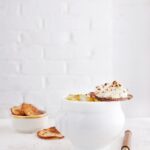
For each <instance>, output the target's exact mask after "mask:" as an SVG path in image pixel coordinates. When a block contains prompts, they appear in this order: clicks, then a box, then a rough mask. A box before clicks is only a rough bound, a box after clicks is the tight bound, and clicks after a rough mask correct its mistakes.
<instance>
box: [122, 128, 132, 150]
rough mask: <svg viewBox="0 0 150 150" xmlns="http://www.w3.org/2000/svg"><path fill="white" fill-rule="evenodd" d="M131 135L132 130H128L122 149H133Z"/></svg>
mask: <svg viewBox="0 0 150 150" xmlns="http://www.w3.org/2000/svg"><path fill="white" fill-rule="evenodd" d="M131 136H132V132H131V131H130V130H126V131H125V135H124V139H123V144H122V147H121V150H131Z"/></svg>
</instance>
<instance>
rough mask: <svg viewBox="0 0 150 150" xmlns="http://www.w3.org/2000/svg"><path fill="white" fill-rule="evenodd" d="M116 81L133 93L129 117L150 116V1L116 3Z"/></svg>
mask: <svg viewBox="0 0 150 150" xmlns="http://www.w3.org/2000/svg"><path fill="white" fill-rule="evenodd" d="M113 22H114V34H113V43H114V44H113V45H114V46H113V49H114V53H113V54H114V55H113V58H114V61H113V62H114V63H113V66H114V67H113V70H114V77H115V78H117V79H119V80H121V81H122V82H123V83H124V84H126V86H127V87H128V88H129V89H131V91H132V92H133V94H134V101H132V102H130V103H124V105H123V106H124V109H125V110H126V114H127V115H128V116H140V117H142V116H150V109H149V106H150V101H149V90H150V67H149V66H150V59H149V56H150V28H149V27H150V1H149V0H123V1H120V0H115V1H114V18H113Z"/></svg>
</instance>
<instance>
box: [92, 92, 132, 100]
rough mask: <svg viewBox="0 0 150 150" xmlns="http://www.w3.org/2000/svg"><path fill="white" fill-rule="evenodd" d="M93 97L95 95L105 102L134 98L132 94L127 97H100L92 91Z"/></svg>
mask: <svg viewBox="0 0 150 150" xmlns="http://www.w3.org/2000/svg"><path fill="white" fill-rule="evenodd" d="M90 96H91V97H95V98H96V99H97V100H98V101H105V102H110V101H125V100H130V99H132V98H133V96H132V95H131V94H129V95H128V96H127V97H120V98H111V97H107V98H106V97H98V96H96V95H95V93H94V92H91V93H90Z"/></svg>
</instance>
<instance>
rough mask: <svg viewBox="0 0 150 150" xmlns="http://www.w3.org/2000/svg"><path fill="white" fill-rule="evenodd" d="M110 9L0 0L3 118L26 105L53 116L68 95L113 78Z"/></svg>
mask: <svg viewBox="0 0 150 150" xmlns="http://www.w3.org/2000/svg"><path fill="white" fill-rule="evenodd" d="M110 8H111V7H110V2H109V0H103V1H101V2H99V0H93V1H92V0H81V1H80V0H76V1H74V0H13V1H11V0H0V117H2V116H3V117H5V116H8V113H7V112H8V109H9V108H10V107H11V106H12V105H14V104H16V103H20V102H22V101H30V102H31V101H32V102H34V103H41V104H43V105H44V106H45V107H46V108H47V109H48V111H49V112H51V110H53V109H55V108H56V109H57V108H59V106H60V103H61V100H62V97H63V96H64V95H65V94H68V93H69V92H71V91H76V90H77V91H79V90H80V89H82V90H83V89H85V90H87V89H92V88H94V86H95V84H97V83H99V82H104V81H106V80H110V79H111V76H112V64H111V61H110V60H111V58H112V56H111V55H112V53H111V47H112V46H111V32H110V31H111V18H110V14H111V13H110V12H111V11H110ZM102 68H103V69H102Z"/></svg>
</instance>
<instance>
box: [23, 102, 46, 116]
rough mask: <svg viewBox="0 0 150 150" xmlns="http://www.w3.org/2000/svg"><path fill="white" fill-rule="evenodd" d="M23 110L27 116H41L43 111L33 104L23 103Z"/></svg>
mask: <svg viewBox="0 0 150 150" xmlns="http://www.w3.org/2000/svg"><path fill="white" fill-rule="evenodd" d="M21 110H22V111H23V112H24V114H25V115H26V116H34V115H41V114H43V111H41V110H39V109H38V108H36V107H35V106H33V105H32V104H27V103H23V104H22V105H21Z"/></svg>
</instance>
